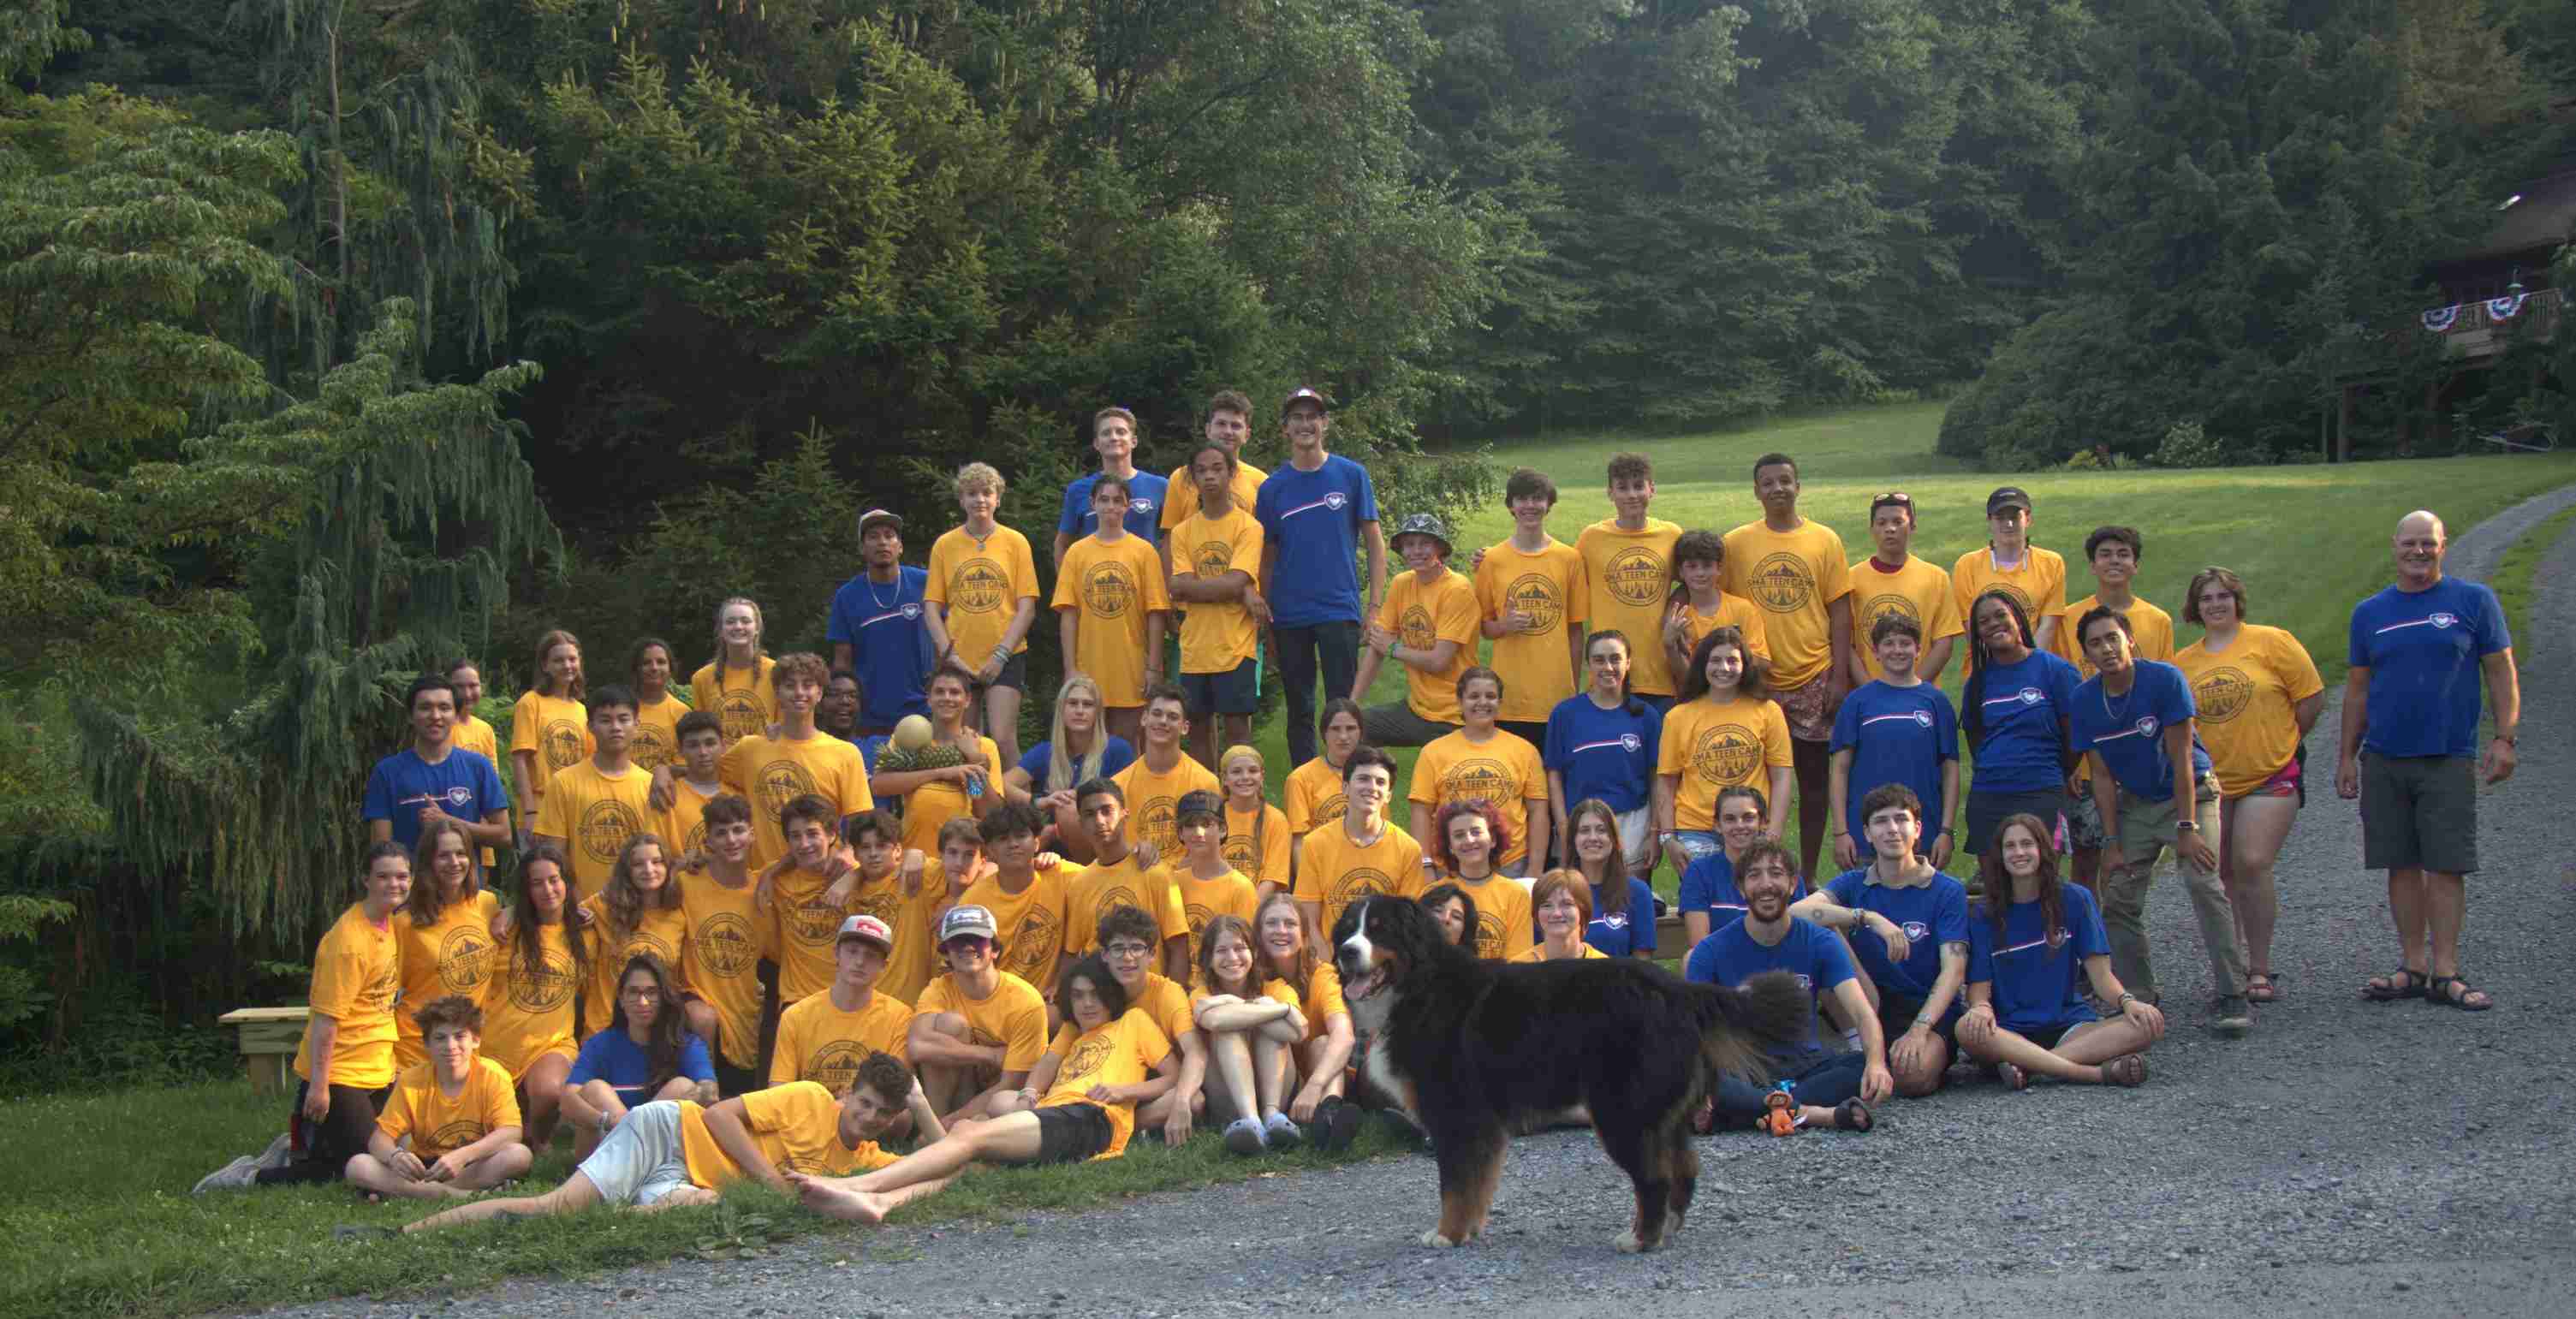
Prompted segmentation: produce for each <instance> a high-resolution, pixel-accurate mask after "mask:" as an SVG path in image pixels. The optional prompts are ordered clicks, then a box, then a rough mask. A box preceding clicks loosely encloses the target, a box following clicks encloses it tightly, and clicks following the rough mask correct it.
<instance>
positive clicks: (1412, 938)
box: [1333, 895, 1447, 1014]
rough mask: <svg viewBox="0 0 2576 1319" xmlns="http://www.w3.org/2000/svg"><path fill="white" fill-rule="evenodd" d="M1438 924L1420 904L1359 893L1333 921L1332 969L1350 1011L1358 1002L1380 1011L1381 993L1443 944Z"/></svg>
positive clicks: (1358, 1006) (1359, 1005) (1391, 988)
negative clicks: (1339, 978)
mask: <svg viewBox="0 0 2576 1319" xmlns="http://www.w3.org/2000/svg"><path fill="white" fill-rule="evenodd" d="M1445 947H1447V944H1446V943H1445V941H1443V940H1442V939H1441V937H1440V927H1439V925H1438V924H1436V923H1435V922H1434V921H1433V920H1432V918H1431V916H1430V914H1429V913H1427V912H1425V911H1423V910H1422V906H1421V904H1420V903H1417V902H1414V901H1413V900H1411V899H1409V898H1394V897H1386V896H1383V895H1380V896H1376V897H1367V898H1362V899H1360V900H1359V901H1358V902H1355V903H1353V904H1351V906H1350V907H1348V908H1347V909H1345V910H1344V911H1343V912H1342V918H1341V919H1340V920H1338V921H1335V922H1334V923H1333V969H1334V970H1335V971H1336V972H1338V973H1339V974H1340V975H1341V977H1342V998H1343V999H1344V1001H1346V1002H1348V1003H1349V1004H1350V1005H1351V1008H1352V1010H1353V1011H1354V1012H1357V1011H1360V1010H1361V1009H1362V1005H1363V1004H1369V1005H1371V1006H1372V1007H1373V1008H1374V1010H1375V1012H1377V1013H1381V1014H1382V1013H1383V1012H1384V1011H1385V1009H1386V1006H1387V1004H1386V1003H1384V1002H1378V1003H1372V1000H1378V999H1381V998H1382V997H1383V998H1387V999H1389V1000H1390V1001H1391V996H1392V994H1393V993H1394V991H1395V989H1396V988H1397V987H1398V986H1399V985H1401V984H1402V983H1403V982H1404V977H1405V975H1406V974H1407V973H1408V972H1410V971H1411V970H1412V969H1413V968H1414V967H1416V966H1419V965H1421V964H1422V963H1423V962H1425V961H1426V960H1428V959H1430V958H1431V957H1433V956H1435V955H1436V954H1435V953H1434V951H1433V950H1434V949H1438V948H1445Z"/></svg>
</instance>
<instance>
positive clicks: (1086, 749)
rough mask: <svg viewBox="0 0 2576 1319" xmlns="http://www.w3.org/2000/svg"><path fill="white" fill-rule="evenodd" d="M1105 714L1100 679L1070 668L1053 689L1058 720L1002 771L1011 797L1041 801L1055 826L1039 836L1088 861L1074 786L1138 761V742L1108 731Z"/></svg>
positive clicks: (1113, 773)
mask: <svg viewBox="0 0 2576 1319" xmlns="http://www.w3.org/2000/svg"><path fill="white" fill-rule="evenodd" d="M1107 715H1108V708H1107V706H1105V705H1104V704H1103V703H1102V702H1101V698H1100V684H1099V683H1098V682H1097V681H1095V680H1093V678H1092V676H1091V675H1090V674H1087V673H1079V672H1077V673H1068V674H1066V675H1065V676H1064V685H1062V686H1060V687H1058V688H1056V691H1055V724H1054V727H1053V728H1052V729H1051V730H1050V731H1049V733H1048V736H1047V740H1046V741H1043V742H1040V743H1038V744H1037V745H1036V746H1033V747H1030V748H1029V750H1028V754H1026V755H1023V756H1021V757H1020V760H1019V763H1018V764H1016V765H1013V766H1012V767H1011V768H1009V769H1008V770H1005V771H1003V773H1002V787H1003V790H1004V791H1005V792H1007V793H1009V794H1010V798H1011V800H1013V801H1016V802H1022V803H1025V804H1027V805H1031V806H1035V807H1037V808H1038V810H1039V811H1040V812H1041V813H1042V814H1044V815H1045V816H1046V817H1047V819H1048V820H1049V822H1050V823H1051V824H1052V825H1053V826H1054V828H1053V834H1054V837H1053V838H1051V839H1042V840H1041V841H1042V842H1043V843H1045V844H1046V845H1047V846H1051V847H1053V848H1055V849H1057V850H1058V851H1060V852H1062V853H1063V854H1064V857H1065V859H1066V860H1069V861H1079V862H1082V863H1084V864H1086V865H1087V864H1089V863H1090V861H1091V840H1090V839H1088V838H1086V837H1085V836H1084V835H1083V829H1082V821H1081V820H1080V819H1079V818H1078V817H1077V815H1076V813H1075V811H1074V808H1073V790H1074V788H1075V787H1077V786H1079V785H1081V784H1084V783H1087V782H1089V781H1091V780H1093V779H1108V778H1116V777H1117V776H1118V775H1119V773H1120V772H1121V771H1123V770H1125V769H1126V768H1127V767H1128V766H1129V765H1132V764H1135V763H1136V748H1135V746H1134V744H1132V743H1130V742H1129V741H1128V740H1127V739H1126V738H1123V737H1120V736H1119V735H1117V734H1116V733H1113V732H1110V731H1109V724H1108V719H1107Z"/></svg>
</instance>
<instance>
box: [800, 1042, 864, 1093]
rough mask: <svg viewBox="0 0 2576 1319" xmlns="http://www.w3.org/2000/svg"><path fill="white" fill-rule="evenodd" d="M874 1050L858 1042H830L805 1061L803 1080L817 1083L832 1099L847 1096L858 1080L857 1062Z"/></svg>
mask: <svg viewBox="0 0 2576 1319" xmlns="http://www.w3.org/2000/svg"><path fill="white" fill-rule="evenodd" d="M874 1052H875V1050H874V1049H872V1048H870V1047H868V1045H867V1044H865V1043H864V1042H862V1041H859V1040H832V1041H830V1042H828V1043H826V1044H824V1046H823V1047H822V1048H819V1049H816V1050H815V1051H814V1056H813V1057H811V1058H808V1059H806V1060H805V1079H806V1080H808V1081H819V1082H821V1083H822V1085H823V1088H824V1089H826V1090H829V1091H831V1092H832V1094H833V1095H834V1097H836V1098H837V1097H838V1096H841V1095H845V1094H848V1093H849V1092H850V1083H851V1082H852V1081H855V1080H857V1079H858V1078H859V1062H860V1060H862V1059H864V1058H866V1057H867V1056H868V1055H869V1054H871V1053H874Z"/></svg>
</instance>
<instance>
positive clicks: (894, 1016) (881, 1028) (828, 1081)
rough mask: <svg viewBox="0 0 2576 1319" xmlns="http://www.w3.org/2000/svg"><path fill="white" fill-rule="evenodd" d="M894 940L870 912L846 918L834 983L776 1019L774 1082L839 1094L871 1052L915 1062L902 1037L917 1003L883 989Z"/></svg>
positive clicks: (835, 950) (836, 954)
mask: <svg viewBox="0 0 2576 1319" xmlns="http://www.w3.org/2000/svg"><path fill="white" fill-rule="evenodd" d="M894 937H895V936H894V930H893V929H892V928H890V927H889V926H887V924H886V923H885V922H884V921H882V920H879V919H877V918H876V917H874V916H871V915H869V914H868V913H866V912H860V913H859V914H858V915H855V916H852V917H850V918H849V919H847V920H844V921H842V922H841V933H840V935H839V938H838V941H837V942H836V943H835V944H834V945H833V951H832V957H833V963H834V970H833V974H832V987H831V988H830V989H829V990H826V991H825V992H823V993H820V994H808V995H806V996H805V997H804V998H803V999H800V1000H798V1001H797V1003H796V1004H795V1005H794V1006H793V1007H790V1008H788V1009H787V1010H786V1011H785V1012H782V1013H780V1014H779V1016H778V1048H777V1050H776V1052H774V1053H773V1054H772V1055H771V1058H770V1064H769V1083H770V1084H771V1085H785V1084H787V1083H788V1082H790V1081H820V1082H822V1083H823V1084H824V1085H825V1086H827V1087H829V1088H830V1089H831V1091H832V1093H833V1094H836V1095H837V1094H839V1093H841V1092H842V1091H844V1090H847V1089H849V1088H850V1080H851V1078H852V1077H854V1076H856V1075H857V1074H858V1069H859V1060H860V1059H862V1058H865V1057H867V1056H868V1055H869V1054H871V1053H877V1052H885V1053H890V1054H893V1055H894V1056H895V1057H897V1058H902V1059H905V1060H907V1061H909V1060H910V1058H911V1050H910V1049H909V1047H908V1046H907V1045H906V1044H905V1042H904V1036H905V1035H906V1033H907V1032H909V1031H910V1030H911V1028H912V1005H911V1004H909V1003H906V1002H904V1001H903V1000H901V999H898V998H896V997H895V996H894V995H892V994H880V993H878V992H877V981H878V979H879V978H880V977H882V976H884V975H885V969H886V959H887V958H889V957H891V956H893V954H894Z"/></svg>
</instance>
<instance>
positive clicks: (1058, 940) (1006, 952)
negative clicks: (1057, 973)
mask: <svg viewBox="0 0 2576 1319" xmlns="http://www.w3.org/2000/svg"><path fill="white" fill-rule="evenodd" d="M1063 944H1064V920H1063V918H1062V917H1059V916H1057V915H1056V914H1055V909H1054V908H1053V907H1050V906H1048V905H1046V904H1045V903H1043V902H1033V903H1030V904H1029V909H1028V911H1027V913H1026V914H1024V915H1022V916H1021V917H1020V928H1018V929H1017V930H1014V931H1012V932H1011V942H1010V945H1009V946H1008V947H1006V948H1004V949H1003V950H1002V969H1003V970H1005V971H1008V972H1010V973H1011V974H1013V975H1016V976H1018V977H1019V978H1020V979H1022V980H1026V981H1028V982H1029V983H1030V984H1033V985H1034V984H1036V983H1038V981H1040V980H1042V979H1044V978H1045V976H1046V973H1047V971H1048V970H1049V969H1051V968H1052V967H1053V966H1054V965H1055V955H1056V952H1057V950H1058V949H1059V948H1061V947H1062V946H1063ZM997 1043H998V1041H997Z"/></svg>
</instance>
